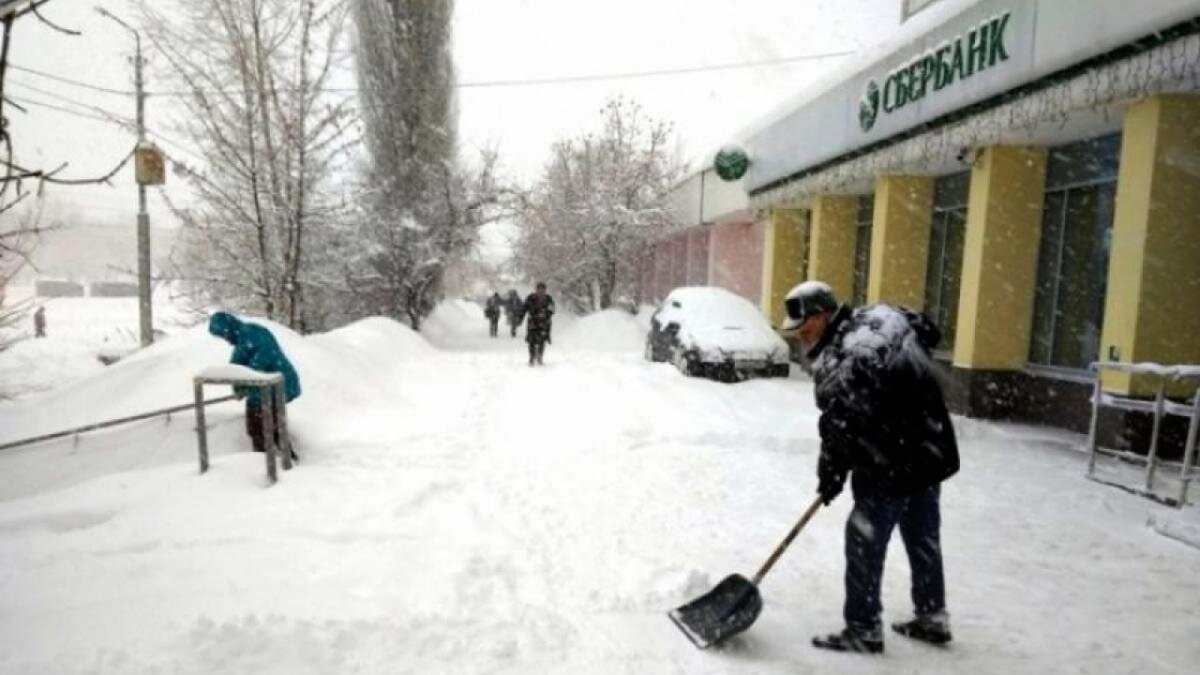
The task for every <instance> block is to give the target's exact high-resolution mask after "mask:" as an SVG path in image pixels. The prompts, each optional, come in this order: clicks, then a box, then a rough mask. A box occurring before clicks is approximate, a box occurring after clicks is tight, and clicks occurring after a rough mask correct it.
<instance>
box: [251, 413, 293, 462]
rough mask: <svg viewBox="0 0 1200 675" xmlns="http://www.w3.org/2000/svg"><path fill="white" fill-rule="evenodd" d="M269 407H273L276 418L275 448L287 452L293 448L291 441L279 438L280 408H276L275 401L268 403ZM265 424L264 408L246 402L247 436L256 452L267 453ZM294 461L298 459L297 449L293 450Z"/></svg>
mask: <svg viewBox="0 0 1200 675" xmlns="http://www.w3.org/2000/svg"><path fill="white" fill-rule="evenodd" d="M267 405H270V406H271V413H272V415H273V417H274V418H275V433H274V434H273V436H274V437H275V447H276V448H278V450H279V452H280V453H281V455H280V456H282V453H283V452H285V451H287V449H288V448H290V447H291V446H292V443H291V440H290V439H281V438H280V437H279V408H278V407H277V406H275V404H274V402H273V401H268V402H267ZM265 426H266V425H265V424H263V411H262V407H261V406H260V405H258V404H251V403H250V402H249V401H247V402H246V434H247V435H249V436H250V444H251V445H253V446H254V451H255V452H266V451H267V430H266V429H265V428H264V427H265ZM292 459H297V457H296V451H295V449H293V450H292Z"/></svg>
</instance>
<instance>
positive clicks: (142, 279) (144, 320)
mask: <svg viewBox="0 0 1200 675" xmlns="http://www.w3.org/2000/svg"><path fill="white" fill-rule="evenodd" d="M96 11H97V12H99V13H100V15H101V16H105V17H108V18H109V19H112V20H113V21H116V22H117V23H118V24H120V25H121V27H122V28H124V29H125V30H128V31H129V32H130V33H133V39H134V44H135V45H136V54H135V55H134V62H133V67H134V86H135V88H136V89H137V137H138V149H139V150H140V149H142V148H143V147H144V146H145V145H146V90H145V81H144V79H143V77H142V66H143V65H144V61H143V60H142V35H141V33H139V32H138V31H137V29H135V28H133V27H132V26H130V25H129V24H127V23H125V22H124V21H122V20H121V19H119V18H117V17H116V16H115V15H114V14H113V13H112V12H109V11H108V10H106V9H104V8H103V7H96ZM137 184H138V215H137V268H138V333H139V334H140V336H141V343H142V346H143V347H146V346H149V345H150V344H151V343H153V342H154V321H153V309H152V305H151V303H150V290H151V288H150V214H149V213H147V212H146V183H145V182H144V181H143V180H142V179H141V178H140V177H139V179H138V181H137Z"/></svg>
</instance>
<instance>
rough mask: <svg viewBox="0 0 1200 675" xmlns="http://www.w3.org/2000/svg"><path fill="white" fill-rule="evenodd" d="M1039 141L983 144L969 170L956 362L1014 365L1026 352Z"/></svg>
mask: <svg viewBox="0 0 1200 675" xmlns="http://www.w3.org/2000/svg"><path fill="white" fill-rule="evenodd" d="M1045 190H1046V150H1045V148H1030V147H1005V146H996V147H991V148H987V149H985V150H984V151H983V153H982V155H981V156H980V157H978V158H977V159H976V160H975V166H974V168H973V169H972V170H971V194H970V198H969V200H968V203H967V232H966V241H965V243H964V246H963V272H962V288H961V291H960V294H959V304H958V330H957V337H956V339H955V342H954V365H955V366H958V367H959V368H976V369H987V370H1016V369H1018V368H1020V367H1021V366H1022V365H1024V364H1025V362H1026V361H1027V360H1028V357H1029V335H1030V329H1031V326H1032V323H1033V292H1034V284H1035V283H1036V280H1037V256H1038V243H1039V241H1038V240H1039V237H1040V233H1041V223H1042V203H1043V201H1044V200H1045Z"/></svg>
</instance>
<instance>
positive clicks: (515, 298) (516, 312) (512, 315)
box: [504, 288, 525, 337]
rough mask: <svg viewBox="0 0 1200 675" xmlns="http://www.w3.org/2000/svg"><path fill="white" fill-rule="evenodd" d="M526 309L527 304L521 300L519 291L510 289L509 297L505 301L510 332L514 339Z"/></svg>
mask: <svg viewBox="0 0 1200 675" xmlns="http://www.w3.org/2000/svg"><path fill="white" fill-rule="evenodd" d="M524 308H525V302H524V301H523V300H521V296H520V295H519V294H518V293H517V289H515V288H510V289H509V290H508V297H507V298H505V299H504V313H505V314H507V315H508V330H509V333H510V334H511V335H512V336H513V337H517V327H518V326H520V325H521V318H522V315H523V314H524Z"/></svg>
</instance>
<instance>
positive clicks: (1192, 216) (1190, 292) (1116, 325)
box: [1098, 96, 1200, 395]
mask: <svg viewBox="0 0 1200 675" xmlns="http://www.w3.org/2000/svg"><path fill="white" fill-rule="evenodd" d="M1196 157H1200V96H1163V97H1158V98H1152V99H1149V100H1146V101H1141V102H1138V103H1135V104H1133V105H1132V106H1130V107H1129V109H1128V110H1127V111H1126V113H1125V128H1124V133H1123V135H1122V141H1121V168H1120V173H1119V175H1118V179H1117V205H1116V214H1115V217H1114V221H1113V239H1112V250H1111V257H1110V263H1109V271H1108V290H1107V299H1106V301H1105V309H1104V328H1103V332H1102V334H1101V342H1100V344H1101V347H1100V352H1101V354H1100V355H1098V356H1099V357H1100V358H1103V359H1107V358H1108V356H1109V354H1110V352H1114V355H1115V356H1117V357H1118V359H1117V360H1120V361H1125V362H1142V361H1154V362H1157V363H1200V216H1198V214H1200V171H1197V166H1196V160H1195V158H1196ZM1104 384H1105V388H1106V389H1110V390H1114V391H1118V392H1120V393H1124V394H1134V395H1145V394H1151V393H1153V392H1152V391H1150V390H1148V388H1147V386H1146V385H1147V384H1148V383H1144V382H1142V381H1141V378H1131V377H1130V376H1128V375H1122V374H1117V373H1110V374H1106V375H1105V380H1104Z"/></svg>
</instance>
